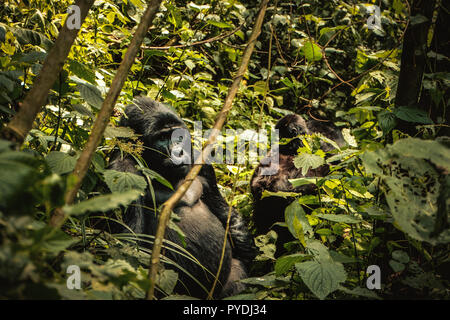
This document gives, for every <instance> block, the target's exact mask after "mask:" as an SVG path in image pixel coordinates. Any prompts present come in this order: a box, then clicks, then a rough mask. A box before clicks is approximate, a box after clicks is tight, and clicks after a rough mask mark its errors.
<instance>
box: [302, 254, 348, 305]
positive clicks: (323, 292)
mask: <svg viewBox="0 0 450 320" xmlns="http://www.w3.org/2000/svg"><path fill="white" fill-rule="evenodd" d="M295 268H296V269H297V272H298V273H299V274H300V277H301V278H302V280H303V282H304V283H305V284H306V286H307V287H308V288H309V289H310V290H311V292H312V293H314V294H315V295H316V296H317V297H318V298H319V299H321V300H323V299H325V298H326V297H327V296H328V295H329V294H330V293H332V292H334V291H336V290H337V289H339V285H340V283H342V282H344V281H345V280H346V279H347V274H346V272H345V269H344V266H343V265H342V264H341V263H338V262H334V261H333V260H331V259H330V260H325V261H316V260H315V261H307V262H302V263H296V264H295Z"/></svg>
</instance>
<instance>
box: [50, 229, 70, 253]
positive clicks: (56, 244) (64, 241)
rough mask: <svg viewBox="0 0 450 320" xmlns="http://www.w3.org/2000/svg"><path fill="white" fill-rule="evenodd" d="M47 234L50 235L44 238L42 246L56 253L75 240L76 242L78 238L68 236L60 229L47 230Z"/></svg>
mask: <svg viewBox="0 0 450 320" xmlns="http://www.w3.org/2000/svg"><path fill="white" fill-rule="evenodd" d="M48 234H51V236H50V238H45V240H44V243H43V244H42V247H43V248H44V249H45V250H47V251H49V252H52V253H58V252H60V251H62V250H65V249H67V248H68V247H69V246H71V245H72V244H74V243H75V242H78V239H76V238H73V237H71V236H69V235H68V234H66V233H65V232H63V231H61V230H55V231H54V232H49V233H48Z"/></svg>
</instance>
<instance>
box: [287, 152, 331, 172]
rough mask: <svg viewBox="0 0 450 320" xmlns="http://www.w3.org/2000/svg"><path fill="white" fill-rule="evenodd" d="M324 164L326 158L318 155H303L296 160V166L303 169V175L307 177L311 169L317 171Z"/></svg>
mask: <svg viewBox="0 0 450 320" xmlns="http://www.w3.org/2000/svg"><path fill="white" fill-rule="evenodd" d="M324 163H325V160H324V158H322V157H321V156H319V155H317V154H311V153H302V154H299V155H298V156H296V157H295V158H294V165H295V167H296V168H297V169H300V168H301V169H302V175H306V174H307V173H308V170H309V169H316V168H318V167H320V166H321V165H323V164H324Z"/></svg>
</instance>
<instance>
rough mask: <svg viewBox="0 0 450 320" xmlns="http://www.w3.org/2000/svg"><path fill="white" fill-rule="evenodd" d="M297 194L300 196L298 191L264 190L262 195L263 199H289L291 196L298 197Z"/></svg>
mask: <svg viewBox="0 0 450 320" xmlns="http://www.w3.org/2000/svg"><path fill="white" fill-rule="evenodd" d="M296 196H298V193H296V192H285V191H277V192H272V191H267V190H264V191H263V193H262V195H261V199H264V198H267V197H280V198H284V199H287V198H289V197H296Z"/></svg>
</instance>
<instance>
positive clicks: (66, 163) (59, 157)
mask: <svg viewBox="0 0 450 320" xmlns="http://www.w3.org/2000/svg"><path fill="white" fill-rule="evenodd" d="M45 160H47V163H48V165H49V167H50V169H51V170H52V171H53V172H54V173H57V174H64V173H68V172H71V171H73V169H74V168H75V164H76V163H77V159H76V158H75V157H72V156H70V155H69V154H67V153H64V152H59V151H52V152H50V153H49V154H48V155H47V157H45Z"/></svg>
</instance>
